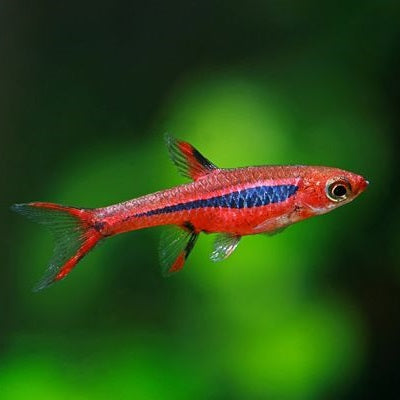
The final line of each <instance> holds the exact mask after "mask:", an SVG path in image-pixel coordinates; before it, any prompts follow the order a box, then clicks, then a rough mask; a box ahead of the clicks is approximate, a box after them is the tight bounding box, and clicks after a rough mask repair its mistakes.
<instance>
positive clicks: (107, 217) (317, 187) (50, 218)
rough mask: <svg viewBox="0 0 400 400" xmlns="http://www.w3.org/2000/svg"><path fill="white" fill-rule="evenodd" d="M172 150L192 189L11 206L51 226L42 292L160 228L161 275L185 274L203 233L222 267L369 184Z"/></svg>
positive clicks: (184, 148) (324, 171)
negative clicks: (98, 253)
mask: <svg viewBox="0 0 400 400" xmlns="http://www.w3.org/2000/svg"><path fill="white" fill-rule="evenodd" d="M167 145H168V149H169V152H170V156H171V158H172V160H173V162H174V163H175V165H176V166H177V167H178V169H179V171H180V172H181V173H182V174H183V175H185V176H187V177H189V178H191V179H192V182H190V183H187V184H183V185H179V186H176V187H174V188H171V189H167V190H163V191H159V192H156V193H153V194H149V195H145V196H142V197H139V198H136V199H133V200H129V201H126V202H123V203H119V204H115V205H111V206H108V207H103V208H97V209H85V208H73V207H65V206H61V205H57V204H53V203H43V202H33V203H27V204H17V205H14V206H13V209H14V210H15V211H18V212H20V213H22V214H25V215H26V216H28V217H30V218H31V219H34V220H36V221H37V222H39V223H42V224H44V225H47V226H48V227H49V228H50V229H51V230H53V232H54V234H55V237H56V252H55V255H54V256H53V259H52V260H51V261H50V265H49V269H48V273H47V274H46V276H45V278H44V279H43V280H42V281H41V282H40V283H39V286H38V287H37V289H42V288H44V287H46V286H48V285H49V284H51V283H53V282H54V281H57V280H60V279H62V278H64V277H65V276H66V275H67V274H68V273H69V272H70V271H71V269H72V268H73V267H74V266H75V265H76V264H77V262H78V261H79V260H80V259H81V258H82V257H83V256H84V255H85V254H86V253H87V252H88V251H89V250H91V249H92V248H93V247H94V246H95V245H96V244H97V243H98V242H99V241H100V240H102V239H104V238H106V237H109V236H114V235H116V234H119V233H123V232H127V231H132V230H138V229H143V228H149V227H154V226H160V225H168V226H174V227H176V229H174V230H172V231H169V233H168V234H167V235H165V236H164V237H163V239H162V242H161V246H160V261H161V265H162V269H163V272H164V274H165V275H169V274H171V273H174V272H177V271H179V270H180V269H181V268H182V267H183V265H184V263H185V260H186V259H187V257H188V256H189V254H190V251H191V250H192V248H193V246H194V244H195V242H196V240H197V237H198V235H199V234H200V233H201V232H205V233H218V236H217V239H216V241H215V245H214V250H213V252H212V255H211V259H212V260H213V261H220V260H222V259H224V258H226V257H228V256H229V255H230V254H231V253H232V252H233V251H234V249H235V248H236V246H237V244H238V243H239V240H240V237H241V236H244V235H251V234H258V233H271V234H272V233H274V232H277V231H279V230H282V229H283V228H285V227H287V226H289V225H291V224H293V223H295V222H298V221H301V220H303V219H306V218H309V217H312V216H315V215H319V214H324V213H326V212H329V211H331V210H332V209H334V208H337V207H338V206H341V205H343V204H346V203H348V202H350V201H352V200H353V199H354V198H355V197H357V196H358V195H359V194H360V193H362V192H363V191H364V190H365V188H366V187H367V185H368V181H366V180H365V179H364V178H363V177H362V176H360V175H357V174H354V173H352V172H348V171H344V170H342V169H338V168H330V167H318V166H286V165H285V166H258V167H245V168H233V169H221V168H218V167H216V166H215V165H214V164H213V163H211V162H210V161H209V160H207V159H206V158H205V157H204V156H202V155H201V154H200V153H199V152H198V151H197V150H196V149H195V148H194V147H193V146H192V145H190V144H189V143H187V142H182V141H178V140H176V139H174V138H172V137H170V136H167ZM60 220H61V221H60ZM63 226H66V227H67V229H65V230H63ZM71 226H72V227H73V229H72V232H69V231H68V229H71ZM68 227H69V228H68ZM71 237H73V240H71ZM57 247H59V250H57ZM57 251H58V254H57Z"/></svg>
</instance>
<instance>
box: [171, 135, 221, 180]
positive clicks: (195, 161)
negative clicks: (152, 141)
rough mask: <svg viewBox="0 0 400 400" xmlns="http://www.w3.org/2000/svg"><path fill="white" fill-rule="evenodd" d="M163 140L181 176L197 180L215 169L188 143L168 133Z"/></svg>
mask: <svg viewBox="0 0 400 400" xmlns="http://www.w3.org/2000/svg"><path fill="white" fill-rule="evenodd" d="M165 142H166V144H167V148H168V152H169V155H170V157H171V160H172V161H173V163H174V164H175V165H176V167H177V168H178V171H179V172H180V173H181V174H182V175H183V176H185V177H187V178H190V179H193V180H197V179H199V178H201V177H202V176H205V175H207V174H209V173H210V172H212V171H214V170H215V169H217V167H216V166H215V165H214V164H213V163H212V162H211V161H209V160H207V158H205V157H204V156H203V155H202V154H201V153H200V152H199V151H198V150H196V149H195V148H194V147H193V146H192V145H191V144H190V143H187V142H183V141H180V140H177V139H175V138H174V137H172V136H170V135H169V134H166V135H165Z"/></svg>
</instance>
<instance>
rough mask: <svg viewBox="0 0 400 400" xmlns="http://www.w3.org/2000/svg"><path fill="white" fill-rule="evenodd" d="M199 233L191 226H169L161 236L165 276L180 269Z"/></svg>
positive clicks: (160, 249) (161, 252) (162, 267)
mask: <svg viewBox="0 0 400 400" xmlns="http://www.w3.org/2000/svg"><path fill="white" fill-rule="evenodd" d="M197 237H198V234H197V233H196V232H195V231H194V230H193V229H192V228H191V227H189V226H185V227H178V226H174V225H171V226H168V227H166V228H165V229H164V231H163V234H162V236H161V241H160V247H159V255H160V264H161V269H162V274H163V276H169V275H172V274H174V273H175V272H178V271H180V270H181V269H182V268H183V266H184V265H185V261H186V259H187V258H188V257H189V254H190V252H191V251H192V249H193V247H194V245H195V243H196V240H197Z"/></svg>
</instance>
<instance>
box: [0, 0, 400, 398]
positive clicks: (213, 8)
mask: <svg viewBox="0 0 400 400" xmlns="http://www.w3.org/2000/svg"><path fill="white" fill-rule="evenodd" d="M399 19H400V7H399V5H398V3H397V2H394V1H381V2H378V1H368V0H367V1H364V2H358V1H347V2H325V3H322V4H321V2H317V1H312V0H307V1H299V2H296V1H280V2H278V1H251V2H238V1H231V2H213V1H208V0H205V1H194V2H193V1H189V2H178V1H172V2H171V1H170V2H156V1H148V2H123V1H117V2H105V1H100V2H96V3H92V2H85V1H80V2H51V1H38V2H34V4H32V3H28V2H23V1H11V0H8V1H3V2H2V3H1V4H0V60H1V62H0V88H1V91H0V171H1V172H0V185H1V188H2V196H1V197H0V206H1V207H0V212H1V221H2V225H1V226H2V230H1V243H2V252H1V254H2V262H1V277H2V279H1V283H0V345H1V347H0V398H1V399H11V400H14V399H26V398H31V399H36V398H38V399H47V398H48V399H73V398H77V399H79V398H81V399H110V398H116V399H216V400H223V399H338V398H340V399H345V398H349V399H350V398H351V399H358V398H359V399H366V398H393V396H395V395H396V393H397V392H398V381H397V380H396V377H397V376H398V359H399V357H400V351H399V349H400V347H399V337H400V318H399V315H400V314H399V310H400V301H399V300H400V295H399V293H400V285H399V280H400V274H399V265H400V256H399V250H400V242H399V240H400V235H399V233H398V229H399V228H398V227H399V222H400V221H399V219H400V218H399V211H400V206H399V197H400V196H399V182H400V168H399V167H400V165H399V159H398V149H399V144H400V143H399V134H398V132H399V129H400V120H399V113H398V110H399V108H400V97H399V93H400V87H399V82H400V79H399V71H400V58H399V54H400V24H399ZM166 131H167V132H169V133H171V134H173V135H174V136H177V137H179V138H182V139H185V140H188V141H190V142H192V143H193V144H194V145H195V146H196V147H197V148H198V149H199V150H200V151H201V152H202V153H203V154H204V155H205V156H206V157H207V158H209V159H210V161H211V162H214V163H215V164H216V165H218V166H221V167H236V166H244V165H260V164H268V163H270V164H317V165H328V166H337V167H340V168H344V169H348V170H351V171H354V172H357V173H360V174H362V175H363V176H365V177H367V178H368V179H369V181H370V182H371V185H370V187H369V189H368V191H367V192H366V193H365V194H363V195H362V196H361V197H360V198H358V199H357V200H356V201H355V202H354V203H351V204H349V205H347V206H345V207H343V208H340V209H338V210H336V211H334V212H332V213H330V214H327V215H326V216H323V217H319V218H314V219H311V220H309V221H305V222H303V223H300V224H297V225H295V226H293V227H291V228H289V229H287V230H286V231H285V232H284V233H282V234H280V235H277V236H273V237H266V236H262V235H260V236H254V237H248V238H244V239H243V240H242V241H241V243H240V245H239V247H238V249H237V250H236V251H235V253H234V254H233V255H232V256H231V257H230V258H229V259H228V260H226V261H224V262H223V263H220V264H213V263H211V262H210V261H209V254H210V252H211V248H212V246H211V241H212V238H211V237H206V236H204V237H201V238H200V240H199V241H198V243H197V244H196V247H195V248H194V250H193V252H192V254H191V256H190V258H189V260H188V262H187V265H186V268H185V270H184V271H183V272H181V273H180V274H177V275H174V276H173V277H171V278H168V279H164V278H162V277H161V273H160V267H159V262H158V256H157V249H158V240H159V236H160V230H159V229H153V230H145V231H139V232H132V233H127V234H124V235H121V236H119V237H115V238H112V239H110V240H108V241H106V242H105V243H104V245H102V246H99V247H98V248H96V250H95V251H93V253H91V254H90V255H89V256H88V257H87V258H85V259H84V260H82V262H81V263H80V264H79V266H78V267H77V268H76V270H74V271H73V273H72V274H71V276H70V277H69V278H68V279H66V280H65V281H63V282H61V283H59V284H57V285H54V286H52V287H51V288H49V289H48V290H45V291H43V292H40V293H35V294H34V293H32V292H31V287H32V286H33V285H34V283H35V282H36V281H37V280H38V279H39V278H40V276H41V275H42V274H43V272H44V269H45V266H46V263H47V261H48V259H49V258H50V256H51V251H52V242H51V237H50V236H49V234H48V233H47V232H46V231H45V230H43V229H41V227H40V226H36V225H34V224H31V223H30V222H29V221H27V220H24V219H22V218H21V217H20V216H18V215H16V214H14V213H12V212H11V211H10V210H9V206H10V205H11V204H13V203H22V202H27V201H33V200H43V201H52V202H58V203H63V204H68V205H76V206H86V207H97V206H102V205H108V204H112V203H116V202H119V201H122V200H127V199H129V198H132V197H135V196H139V195H142V194H145V193H149V192H152V191H156V190H159V189H162V188H166V187H170V186H173V185H176V184H179V183H182V182H184V179H183V178H181V177H180V176H179V175H178V173H177V171H176V170H175V167H174V166H173V165H172V163H170V161H169V160H168V155H167V150H166V148H165V146H164V143H163V134H164V132H166Z"/></svg>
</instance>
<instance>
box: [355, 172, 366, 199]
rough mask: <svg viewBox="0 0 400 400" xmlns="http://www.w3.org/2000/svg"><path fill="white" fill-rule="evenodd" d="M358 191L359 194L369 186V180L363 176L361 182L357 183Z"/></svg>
mask: <svg viewBox="0 0 400 400" xmlns="http://www.w3.org/2000/svg"><path fill="white" fill-rule="evenodd" d="M357 186H358V188H357V192H356V193H355V194H356V195H359V194H360V193H362V192H363V191H364V190H365V189H366V188H367V187H368V186H369V181H368V180H367V179H365V178H363V177H362V176H360V180H359V184H358V185H357Z"/></svg>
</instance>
